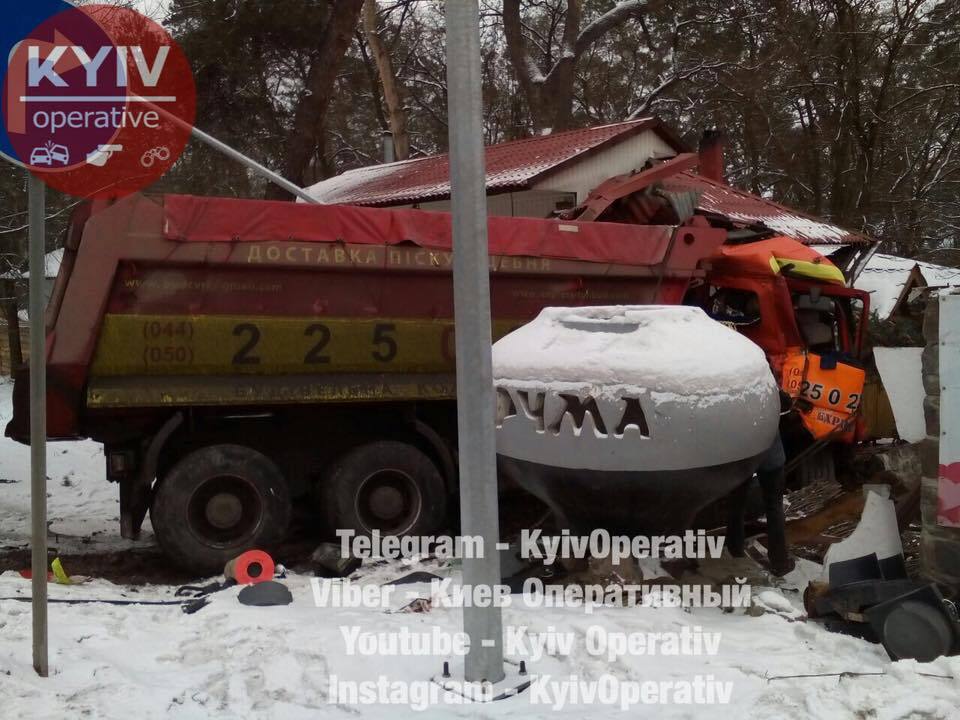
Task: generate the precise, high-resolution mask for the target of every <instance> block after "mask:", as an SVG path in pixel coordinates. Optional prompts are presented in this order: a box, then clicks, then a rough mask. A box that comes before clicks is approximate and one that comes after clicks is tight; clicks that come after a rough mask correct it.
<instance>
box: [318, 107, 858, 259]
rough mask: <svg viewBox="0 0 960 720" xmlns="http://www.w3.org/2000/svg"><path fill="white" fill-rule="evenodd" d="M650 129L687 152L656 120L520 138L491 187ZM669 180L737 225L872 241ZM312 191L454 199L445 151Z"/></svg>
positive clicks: (373, 198) (491, 162)
mask: <svg viewBox="0 0 960 720" xmlns="http://www.w3.org/2000/svg"><path fill="white" fill-rule="evenodd" d="M648 129H650V130H653V131H654V132H656V133H657V134H659V135H660V136H661V137H663V138H664V139H665V140H666V141H667V142H668V143H669V144H670V145H672V146H673V147H674V148H675V149H676V151H677V152H684V151H686V148H685V147H684V145H683V143H682V142H681V141H680V140H679V139H677V137H676V136H675V135H674V134H673V133H672V132H671V131H670V130H669V129H668V128H667V127H666V126H665V125H664V124H663V123H661V122H660V121H659V120H657V119H656V118H642V119H639V120H631V121H628V122H622V123H613V124H610V125H600V126H597V127H592V128H584V129H581V130H569V131H567V132H561V133H554V134H552V135H542V136H539V137H532V138H525V139H523V140H514V141H511V142H505V143H500V144H498V145H490V146H488V147H487V148H486V167H487V192H488V193H490V194H496V193H500V192H509V191H516V190H525V189H528V188H530V187H531V186H533V185H534V184H535V183H536V182H539V181H541V180H542V179H543V178H544V177H546V176H547V175H549V174H550V173H552V172H555V171H557V170H559V169H560V168H563V167H566V166H568V165H569V164H572V163H575V162H577V161H579V160H582V159H584V158H586V157H587V156H589V155H590V154H592V153H593V152H595V151H597V150H599V149H600V148H602V147H606V146H609V145H613V144H616V143H618V142H620V141H622V140H625V139H626V138H628V137H630V136H632V135H634V134H636V133H639V132H643V131H644V130H648ZM664 185H665V186H666V187H667V188H668V189H674V190H697V191H700V192H701V193H702V195H701V198H700V202H699V204H698V206H697V210H698V211H700V212H702V213H706V214H714V215H721V216H724V217H726V218H728V219H729V220H731V221H733V222H734V223H737V224H743V225H763V226H765V227H768V228H769V229H771V230H773V231H775V232H778V233H781V234H784V235H787V236H789V237H792V238H795V239H797V240H799V241H801V242H803V243H806V244H817V245H834V244H847V243H867V242H870V241H869V240H868V239H867V238H865V237H864V236H862V235H859V234H857V233H854V232H851V231H849V230H845V229H843V228H841V227H838V226H836V225H833V224H831V223H829V222H826V221H824V220H820V219H817V218H814V217H811V216H809V215H806V214H804V213H802V212H799V211H797V210H793V209H791V208H787V207H784V206H783V205H779V204H778V203H775V202H773V201H771V200H767V199H765V198H762V197H759V196H757V195H753V194H751V193H748V192H745V191H743V190H737V189H736V188H733V187H730V186H728V185H724V184H722V183H717V182H713V181H711V180H708V179H706V178H704V177H702V176H700V175H697V174H695V173H691V172H682V173H679V174H677V175H674V176H673V177H671V178H669V179H668V180H667V181H665V182H664ZM309 192H310V194H311V195H313V196H314V197H316V198H317V199H318V200H320V202H323V203H328V204H341V205H367V206H379V207H384V206H390V205H403V204H407V203H418V202H426V201H428V200H442V199H445V198H448V197H450V165H449V160H448V157H447V156H446V155H432V156H429V157H425V158H417V159H414V160H405V161H402V162H396V163H389V164H383V165H372V166H369V167H365V168H358V169H356V170H348V171H347V172H345V173H343V174H341V175H338V176H336V177H333V178H330V179H329V180H324V181H322V182H320V183H317V184H316V185H313V186H312V187H310V188H309Z"/></svg>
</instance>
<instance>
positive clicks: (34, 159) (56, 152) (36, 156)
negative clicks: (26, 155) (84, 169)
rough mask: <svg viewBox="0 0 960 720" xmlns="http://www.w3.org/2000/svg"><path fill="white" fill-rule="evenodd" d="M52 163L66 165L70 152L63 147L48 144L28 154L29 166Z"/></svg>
mask: <svg viewBox="0 0 960 720" xmlns="http://www.w3.org/2000/svg"><path fill="white" fill-rule="evenodd" d="M54 162H58V163H61V164H63V165H66V164H67V163H69V162H70V151H69V150H68V149H67V148H66V147H65V146H63V145H56V144H54V143H52V142H48V143H47V144H46V145H41V146H40V147H37V148H34V149H33V152H31V153H30V164H31V165H50V166H52V165H53V163H54Z"/></svg>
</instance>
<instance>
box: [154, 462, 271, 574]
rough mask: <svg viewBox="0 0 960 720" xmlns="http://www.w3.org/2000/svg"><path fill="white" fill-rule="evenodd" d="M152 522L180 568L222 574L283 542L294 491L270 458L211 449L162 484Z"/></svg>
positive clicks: (178, 467) (179, 467) (177, 467)
mask: <svg viewBox="0 0 960 720" xmlns="http://www.w3.org/2000/svg"><path fill="white" fill-rule="evenodd" d="M150 521H151V522H152V523H153V529H154V532H156V534H157V540H158V541H159V542H160V547H161V548H162V549H163V551H164V553H166V555H167V556H168V557H170V559H171V560H173V561H174V562H175V563H176V564H177V565H178V566H181V567H185V568H190V569H191V570H195V571H198V572H217V571H222V570H223V566H224V565H225V564H226V563H227V561H229V560H232V559H233V558H235V557H236V556H237V555H239V554H240V553H242V552H243V551H245V550H249V549H250V548H253V547H258V548H268V547H270V546H271V545H273V544H274V543H277V542H279V541H280V540H282V539H283V537H284V535H285V534H286V530H287V524H288V523H289V521H290V492H289V490H288V488H287V483H286V481H285V480H284V478H283V475H282V474H281V473H280V470H279V469H278V468H277V466H276V465H274V463H273V462H272V461H271V460H270V459H269V458H268V457H267V456H266V455H263V454H262V453H259V452H257V451H256V450H253V449H251V448H248V447H244V446H242V445H210V446H208V447H205V448H201V449H199V450H195V451H193V452H191V453H190V454H188V455H186V456H184V457H183V458H181V459H180V461H179V462H177V463H176V464H175V465H174V466H173V467H172V468H171V469H170V472H168V473H167V475H166V477H164V478H163V479H162V481H161V482H160V484H159V486H158V487H157V490H156V493H155V494H154V498H153V504H152V506H151V508H150Z"/></svg>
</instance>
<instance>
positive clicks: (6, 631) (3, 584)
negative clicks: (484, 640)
mask: <svg viewBox="0 0 960 720" xmlns="http://www.w3.org/2000/svg"><path fill="white" fill-rule="evenodd" d="M8 416H9V386H4V385H3V384H0V422H5V421H6V418H7V417H8ZM51 448H52V452H51V460H50V473H49V475H50V478H51V482H50V498H49V505H50V517H51V520H52V523H51V529H52V530H53V531H56V532H60V533H63V534H66V535H72V536H77V538H79V537H85V536H89V535H93V537H94V540H93V542H91V543H88V544H85V547H87V548H88V549H90V550H94V551H96V550H98V549H99V548H100V547H110V548H111V549H116V548H117V547H122V544H118V543H119V541H117V540H116V534H117V523H116V519H115V518H116V516H117V503H116V488H115V487H114V486H111V485H108V484H107V483H106V482H105V481H103V479H102V475H103V469H102V456H101V455H100V453H99V450H98V449H97V447H96V446H95V445H93V444H89V443H74V444H67V445H53V446H51ZM27 468H28V455H27V452H26V448H22V447H20V446H18V445H16V444H14V443H11V442H10V441H7V440H0V478H3V479H5V480H8V481H9V480H13V481H15V482H13V483H4V484H0V546H11V545H13V546H17V545H20V544H22V543H23V542H24V541H25V539H26V538H27V537H28V526H29V514H28V506H29V503H28V484H29V483H28V470H27ZM64 479H68V480H69V481H70V482H69V484H65V483H64V482H63V481H64ZM77 542H80V540H78V541H77ZM410 569H411V568H410V567H409V566H404V565H401V564H400V563H399V562H396V563H383V564H379V565H377V566H375V567H364V568H363V569H361V571H360V572H359V573H358V575H357V582H360V583H365V584H377V585H379V584H380V583H382V582H384V581H386V580H389V579H391V578H395V577H398V576H400V575H402V574H405V573H406V572H408V571H409V570H410ZM424 569H428V570H434V569H436V567H435V566H434V565H427V566H426V567H425V568H424ZM741 571H742V572H743V573H744V574H749V575H751V577H756V578H762V577H764V576H763V575H762V573H760V572H758V571H757V570H756V569H755V568H743V567H737V566H734V565H732V564H731V561H720V562H717V563H714V566H713V567H712V568H708V572H711V573H712V574H714V575H716V576H724V575H725V574H727V573H731V572H732V573H733V574H738V573H739V572H741ZM284 582H285V583H286V584H287V586H288V587H289V588H290V589H291V591H292V592H293V597H294V601H293V604H292V605H289V606H285V607H273V608H252V607H246V606H243V605H240V604H239V603H238V602H237V590H236V589H235V588H234V589H228V590H224V591H222V592H220V593H217V594H216V595H214V596H212V602H211V604H210V605H208V606H207V607H205V608H203V609H201V610H200V611H199V612H197V613H196V614H193V615H185V614H183V613H181V612H180V610H179V609H178V608H176V607H151V606H127V607H117V606H109V605H104V604H89V605H51V607H50V665H51V677H50V678H49V679H40V678H38V677H37V676H36V675H35V674H34V672H33V670H32V668H31V644H30V637H31V616H30V606H29V604H27V603H21V602H16V601H10V600H0V708H2V712H0V717H3V718H29V719H32V718H78V717H90V718H118V719H119V718H168V717H169V718H277V719H278V720H279V719H282V720H288V719H289V720H294V719H296V718H317V717H322V718H325V717H345V718H346V717H359V718H380V717H391V718H399V717H411V716H416V715H417V714H419V715H420V716H422V717H430V718H433V717H470V718H488V717H489V718H498V717H508V716H511V715H512V716H515V717H522V718H539V717H542V718H548V717H549V718H552V717H570V718H581V717H608V716H609V717H614V716H616V717H657V718H733V717H737V718H764V719H772V718H798V719H799V718H838V719H846V718H871V719H872V718H877V719H884V718H889V719H891V720H893V719H894V718H916V719H918V720H919V719H921V718H955V717H960V710H958V704H957V697H958V696H960V695H958V692H960V681H958V680H957V679H956V677H957V676H958V675H960V659H957V658H954V659H941V660H939V661H937V662H934V663H930V664H927V665H918V664H916V663H912V662H901V663H891V662H890V661H889V660H888V659H887V657H886V655H885V653H884V652H883V651H882V649H881V648H879V647H877V646H873V645H870V644H868V643H865V642H861V641H858V640H855V639H852V638H848V637H844V636H840V635H835V634H831V633H828V632H826V631H825V630H823V629H822V628H820V627H819V626H818V625H816V624H814V623H812V622H807V621H805V620H803V618H802V615H801V614H800V613H798V612H797V609H798V608H800V606H801V603H800V598H799V593H798V592H797V591H796V590H791V589H790V588H791V587H795V586H796V582H795V581H794V582H792V583H791V582H787V583H785V584H782V585H780V586H779V587H768V588H758V587H756V583H755V587H754V594H755V595H758V596H759V602H760V603H761V604H762V605H765V606H767V607H768V608H770V609H772V610H778V609H779V612H766V613H763V614H759V615H755V614H752V613H746V612H744V610H742V609H740V610H736V611H735V612H732V613H724V612H723V611H721V610H720V609H716V608H696V609H689V610H685V609H683V608H678V607H656V608H652V607H646V608H612V607H610V608H597V609H595V610H594V612H592V613H591V614H586V613H585V612H584V611H583V610H582V609H577V608H565V609H542V608H541V609H528V608H522V607H511V608H508V609H506V610H505V611H504V624H505V625H506V626H513V627H517V626H525V627H526V628H527V630H526V635H525V636H524V637H526V638H531V637H533V636H534V634H535V633H538V632H548V631H551V630H557V631H560V632H561V633H571V636H572V637H573V638H574V646H573V648H572V650H571V651H570V652H569V653H565V652H562V651H556V652H554V653H553V654H552V655H547V656H546V657H544V658H541V659H539V660H533V659H531V660H529V661H528V666H529V669H530V671H531V673H532V674H534V675H538V674H539V676H540V677H541V678H542V676H544V675H550V676H551V679H552V680H553V681H567V680H570V679H571V678H574V679H575V680H576V681H582V682H586V683H590V682H591V681H599V680H600V679H601V678H603V677H604V676H608V677H610V678H613V679H614V680H616V681H618V682H620V683H624V684H626V683H629V682H643V681H650V680H656V681H660V680H670V681H683V680H686V681H690V680H693V679H694V677H695V676H701V677H704V678H706V677H708V676H713V678H714V679H715V680H716V681H720V682H730V683H732V695H731V698H730V703H729V704H727V705H713V706H703V705H701V706H696V705H680V704H672V705H671V704H668V705H661V706H655V707H639V708H638V707H634V708H632V709H630V710H628V711H626V712H624V711H621V710H620V708H619V707H618V706H615V705H614V706H610V705H603V704H598V703H596V702H594V703H592V704H589V705H588V704H586V703H582V702H581V703H569V704H566V705H565V706H564V707H562V708H561V709H554V707H553V706H552V705H551V704H550V703H549V701H551V700H553V701H557V695H555V694H548V693H544V692H541V693H539V695H535V694H534V693H533V692H532V691H531V690H528V691H527V692H526V693H524V694H522V695H520V696H519V697H517V698H512V699H508V700H503V701H500V702H495V703H489V704H484V705H476V704H454V703H453V702H452V700H453V699H454V697H455V696H441V704H439V705H436V706H432V707H429V708H428V709H426V710H424V711H423V712H420V713H414V712H412V711H411V710H410V709H409V708H408V707H407V706H404V705H387V704H375V705H359V706H357V705H354V706H351V705H349V704H347V703H342V702H339V703H338V702H336V701H331V693H330V678H331V676H335V677H337V678H339V680H341V681H368V680H373V681H376V680H377V679H378V678H379V677H380V676H383V678H384V680H383V682H384V683H386V682H391V683H393V682H397V683H407V685H405V687H408V688H422V687H424V686H423V685H420V683H422V682H424V681H428V680H429V678H431V677H432V676H434V675H436V674H437V672H438V671H439V669H440V667H441V664H442V661H443V660H444V659H445V658H444V657H443V656H439V655H438V656H404V657H397V656H390V655H384V654H380V655H373V656H364V655H349V654H348V653H347V651H346V648H347V643H346V640H345V638H344V635H343V632H342V628H347V629H348V630H349V629H350V628H353V629H354V631H359V632H375V633H394V634H395V636H396V634H399V633H400V632H402V631H403V630H404V629H405V630H407V631H414V632H429V631H431V629H432V628H437V629H439V630H441V631H444V632H445V633H447V634H453V633H456V632H458V631H459V630H460V611H459V610H458V609H456V608H443V607H434V608H433V609H432V610H430V611H429V612H426V613H417V614H407V613H388V612H385V611H384V610H383V609H381V608H346V609H345V608H331V607H324V608H318V607H317V606H316V604H315V602H314V593H313V591H312V588H311V584H310V578H309V577H306V576H302V575H299V576H298V575H292V576H289V577H288V578H287V579H286V580H285V581H284ZM770 584H771V585H772V584H773V583H770ZM418 587H420V586H418ZM50 590H51V597H54V598H101V599H104V598H142V599H170V598H171V597H172V596H173V591H174V588H172V587H165V586H147V587H143V586H141V587H126V586H122V585H114V584H112V583H109V582H106V581H104V580H96V579H95V580H92V581H91V582H89V583H86V584H82V585H76V586H59V585H53V586H51V588H50ZM28 594H29V583H28V582H27V581H25V580H23V579H22V578H21V577H20V576H19V575H18V574H17V573H14V572H7V573H4V574H2V575H0V597H11V596H27V595H28ZM397 604H398V603H394V604H393V606H396V605H397ZM399 604H402V603H399ZM593 627H599V628H601V629H602V630H603V631H606V632H607V633H669V632H678V631H680V630H681V629H682V628H688V629H690V630H693V629H695V628H700V629H701V630H702V631H703V632H704V633H719V634H720V635H719V641H720V644H719V649H718V652H717V653H716V654H715V655H709V654H701V655H683V656H676V655H668V654H666V653H660V654H656V655H648V654H633V655H624V656H621V657H617V658H615V659H613V660H608V659H607V658H606V657H598V656H594V655H591V654H590V653H589V652H588V651H587V648H586V644H585V643H586V639H587V637H588V636H589V635H591V633H595V632H596V631H595V630H592V629H591V628H593ZM644 637H647V636H646V635H645V636H644ZM515 657H516V656H515ZM846 671H854V672H866V673H870V672H875V673H884V675H883V676H866V677H849V678H842V679H841V678H838V677H823V678H817V677H805V678H788V679H773V678H775V677H777V676H784V675H809V674H815V673H840V672H846ZM924 674H926V675H938V676H947V678H946V679H943V678H939V677H927V676H925V675H924ZM391 687H393V686H391ZM544 687H546V686H544Z"/></svg>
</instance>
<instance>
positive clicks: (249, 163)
mask: <svg viewBox="0 0 960 720" xmlns="http://www.w3.org/2000/svg"><path fill="white" fill-rule="evenodd" d="M130 97H131V99H133V100H138V101H140V104H142V105H146V106H147V107H148V108H150V109H151V110H154V111H156V112H157V113H159V114H160V115H162V116H163V117H164V118H166V119H167V120H169V121H170V122H172V123H173V124H174V125H176V126H177V127H179V128H181V129H183V130H187V131H188V132H189V133H190V134H191V135H193V137H195V138H196V139H197V140H199V141H200V142H202V143H206V144H207V145H209V146H210V147H212V148H213V149H214V150H216V151H217V152H220V153H222V154H223V155H226V156H227V157H228V158H230V159H231V160H236V161H237V162H238V163H240V164H241V165H243V166H244V167H247V168H249V169H250V170H253V172H255V173H256V174H257V175H259V176H260V177H262V178H263V179H265V180H268V181H269V182H272V183H274V184H276V185H278V186H279V187H282V188H283V189H284V190H286V191H287V192H288V193H290V194H291V195H296V196H297V197H298V198H300V199H301V200H303V201H304V202H308V203H310V204H312V205H319V204H320V202H319V201H318V200H317V199H316V198H315V197H313V196H311V195H310V194H309V193H308V192H307V191H306V190H304V189H303V188H302V187H300V186H299V185H297V184H296V183H293V182H291V181H290V180H287V179H286V178H285V177H284V176H283V175H281V174H280V173H276V172H274V171H273V170H271V169H270V168H268V167H265V166H264V165H261V164H260V163H258V162H257V161H256V160H254V159H253V158H250V157H247V156H246V155H244V154H243V153H242V152H240V151H239V150H236V149H234V148H232V147H230V146H229V145H227V144H226V143H225V142H223V141H222V140H217V138H215V137H214V136H213V135H210V134H209V133H205V132H204V131H203V130H201V129H200V128H198V127H195V126H193V125H191V124H190V123H188V122H187V121H186V120H183V119H182V118H179V117H177V116H176V115H174V114H173V113H172V112H170V111H169V110H167V109H166V108H162V107H160V106H159V105H156V104H155V103H152V102H149V101H147V100H145V99H144V98H142V97H140V96H139V95H131V96H130Z"/></svg>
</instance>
